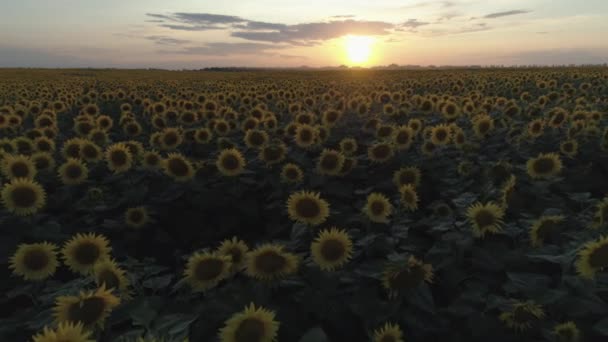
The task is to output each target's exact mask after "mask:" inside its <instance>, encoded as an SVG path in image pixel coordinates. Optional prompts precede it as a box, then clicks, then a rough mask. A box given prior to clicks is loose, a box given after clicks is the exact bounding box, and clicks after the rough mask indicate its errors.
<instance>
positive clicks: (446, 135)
mask: <svg viewBox="0 0 608 342" xmlns="http://www.w3.org/2000/svg"><path fill="white" fill-rule="evenodd" d="M451 133H452V130H451V128H450V126H448V125H446V124H441V125H437V126H435V127H433V128H432V129H431V141H432V142H433V144H435V145H437V146H444V145H447V144H448V143H449V142H450V141H451V140H452V136H451Z"/></svg>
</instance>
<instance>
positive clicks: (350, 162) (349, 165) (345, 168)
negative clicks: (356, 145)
mask: <svg viewBox="0 0 608 342" xmlns="http://www.w3.org/2000/svg"><path fill="white" fill-rule="evenodd" d="M355 167H357V158H351V157H346V158H344V164H343V165H342V170H340V176H346V175H348V174H349V173H350V172H351V171H352V170H353V169H354V168H355Z"/></svg>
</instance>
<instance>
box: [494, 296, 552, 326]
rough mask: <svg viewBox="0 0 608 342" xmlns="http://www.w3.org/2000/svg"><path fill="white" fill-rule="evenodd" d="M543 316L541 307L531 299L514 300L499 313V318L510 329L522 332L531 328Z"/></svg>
mask: <svg viewBox="0 0 608 342" xmlns="http://www.w3.org/2000/svg"><path fill="white" fill-rule="evenodd" d="M544 316H545V312H544V311H543V309H542V307H541V306H540V305H538V304H535V303H534V302H531V301H526V302H514V303H512V304H511V308H510V309H509V310H507V311H504V312H502V313H501V314H500V316H499V319H500V320H501V321H502V322H503V323H504V324H505V325H506V326H507V327H508V328H510V329H513V330H515V331H518V332H523V331H525V330H528V329H530V328H532V326H533V325H535V324H537V323H539V322H540V320H541V319H542V318H543V317H544Z"/></svg>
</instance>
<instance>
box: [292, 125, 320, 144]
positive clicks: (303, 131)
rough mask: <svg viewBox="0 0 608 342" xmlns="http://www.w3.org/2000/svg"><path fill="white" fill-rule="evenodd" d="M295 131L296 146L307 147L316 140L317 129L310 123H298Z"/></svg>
mask: <svg viewBox="0 0 608 342" xmlns="http://www.w3.org/2000/svg"><path fill="white" fill-rule="evenodd" d="M295 133H296V135H295V142H296V145H297V146H298V147H301V148H309V147H311V146H313V145H314V144H315V142H316V137H317V130H316V129H315V128H314V127H313V126H311V125H308V124H298V126H297V127H296V132H295Z"/></svg>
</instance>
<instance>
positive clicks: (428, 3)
mask: <svg viewBox="0 0 608 342" xmlns="http://www.w3.org/2000/svg"><path fill="white" fill-rule="evenodd" d="M435 6H438V7H440V8H450V7H454V6H456V2H455V1H422V2H417V3H414V4H411V5H407V6H401V7H400V8H401V9H414V8H423V7H435Z"/></svg>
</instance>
